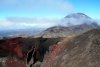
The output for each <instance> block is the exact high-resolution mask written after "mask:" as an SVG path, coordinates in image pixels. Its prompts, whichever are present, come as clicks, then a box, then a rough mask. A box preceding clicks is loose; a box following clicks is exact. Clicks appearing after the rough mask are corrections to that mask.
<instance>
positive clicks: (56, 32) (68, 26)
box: [0, 13, 100, 38]
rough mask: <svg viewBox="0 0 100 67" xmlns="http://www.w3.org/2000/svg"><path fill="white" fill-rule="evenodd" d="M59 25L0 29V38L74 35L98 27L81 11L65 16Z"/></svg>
mask: <svg viewBox="0 0 100 67" xmlns="http://www.w3.org/2000/svg"><path fill="white" fill-rule="evenodd" d="M58 23H59V25H56V26H53V27H50V28H48V29H40V28H34V27H32V28H29V29H18V30H6V31H4V30H2V31H0V38H3V37H19V36H20V37H29V36H31V37H44V38H51V37H53V38H56V37H66V36H75V35H79V34H82V33H84V32H86V31H88V30H91V29H96V28H100V26H99V25H98V23H97V22H96V21H95V20H94V19H92V18H90V17H89V16H87V15H85V14H83V13H73V14H69V15H67V16H65V17H64V18H63V19H61V20H60V21H59V22H58Z"/></svg>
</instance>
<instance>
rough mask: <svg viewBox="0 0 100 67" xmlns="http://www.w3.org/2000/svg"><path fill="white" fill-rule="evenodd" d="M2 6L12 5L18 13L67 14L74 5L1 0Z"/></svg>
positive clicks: (62, 0)
mask: <svg viewBox="0 0 100 67" xmlns="http://www.w3.org/2000/svg"><path fill="white" fill-rule="evenodd" d="M0 4H4V5H5V4H6V5H11V7H13V8H14V9H16V10H17V11H18V10H19V11H20V10H27V11H33V12H34V11H35V10H36V11H38V10H40V11H47V10H51V11H58V12H66V13H67V11H71V10H72V9H73V5H72V4H71V3H70V2H69V1H68V0H66V1H65V0H0ZM4 5H3V6H4Z"/></svg>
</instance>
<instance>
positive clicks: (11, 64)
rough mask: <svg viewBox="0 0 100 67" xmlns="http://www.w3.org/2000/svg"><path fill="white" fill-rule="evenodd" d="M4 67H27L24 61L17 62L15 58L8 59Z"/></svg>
mask: <svg viewBox="0 0 100 67" xmlns="http://www.w3.org/2000/svg"><path fill="white" fill-rule="evenodd" d="M5 67H27V66H26V63H25V61H22V60H18V59H17V58H15V57H8V58H7V59H6V62H5Z"/></svg>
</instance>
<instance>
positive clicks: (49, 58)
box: [42, 44, 64, 67]
mask: <svg viewBox="0 0 100 67" xmlns="http://www.w3.org/2000/svg"><path fill="white" fill-rule="evenodd" d="M63 48H64V46H63V45H61V44H55V45H52V46H50V50H49V53H48V54H46V55H45V57H44V61H43V64H42V67H52V66H51V65H52V63H53V62H54V60H55V58H56V56H57V55H58V54H59V53H60V52H61V51H62V50H63Z"/></svg>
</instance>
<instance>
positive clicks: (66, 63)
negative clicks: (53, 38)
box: [40, 29, 100, 67]
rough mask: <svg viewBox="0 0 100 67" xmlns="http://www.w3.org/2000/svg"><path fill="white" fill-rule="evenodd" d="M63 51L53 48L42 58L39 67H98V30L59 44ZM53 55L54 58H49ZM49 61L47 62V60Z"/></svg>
mask: <svg viewBox="0 0 100 67" xmlns="http://www.w3.org/2000/svg"><path fill="white" fill-rule="evenodd" d="M61 45H63V46H64V48H63V50H60V51H59V50H58V51H59V52H60V53H59V54H58V55H55V54H56V53H58V51H56V50H57V49H58V48H55V49H54V50H55V52H52V53H51V52H49V54H47V55H48V56H47V57H48V58H46V57H45V58H44V62H43V64H41V66H40V67H47V66H46V65H48V67H100V29H94V30H91V31H88V32H86V33H84V34H82V35H80V36H77V37H74V38H72V39H69V41H66V39H65V41H64V42H62V43H61ZM52 55H53V57H54V58H51V57H52ZM48 59H49V60H48Z"/></svg>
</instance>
